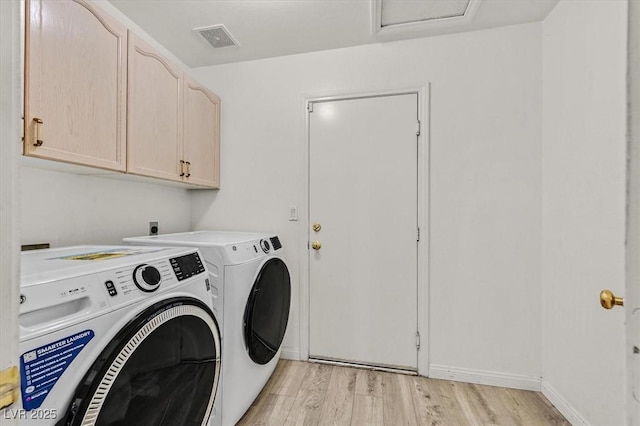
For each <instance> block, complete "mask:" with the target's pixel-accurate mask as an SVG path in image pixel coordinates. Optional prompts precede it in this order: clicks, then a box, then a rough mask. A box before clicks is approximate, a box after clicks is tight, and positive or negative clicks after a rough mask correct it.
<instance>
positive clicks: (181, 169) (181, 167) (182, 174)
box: [180, 160, 184, 177]
mask: <svg viewBox="0 0 640 426" xmlns="http://www.w3.org/2000/svg"><path fill="white" fill-rule="evenodd" d="M183 176H184V160H180V177H183Z"/></svg>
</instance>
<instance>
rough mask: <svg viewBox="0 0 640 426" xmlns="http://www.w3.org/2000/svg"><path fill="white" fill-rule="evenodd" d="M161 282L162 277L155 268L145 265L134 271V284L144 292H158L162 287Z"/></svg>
mask: <svg viewBox="0 0 640 426" xmlns="http://www.w3.org/2000/svg"><path fill="white" fill-rule="evenodd" d="M160 281H162V276H161V275H160V271H158V269H157V268H156V267H154V266H150V265H145V264H143V265H139V266H138V267H136V269H134V271H133V282H134V283H135V284H136V286H137V287H138V288H139V289H140V290H142V291H146V292H148V293H150V292H152V291H156V290H157V289H158V287H159V286H160Z"/></svg>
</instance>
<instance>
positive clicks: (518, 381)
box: [429, 365, 541, 392]
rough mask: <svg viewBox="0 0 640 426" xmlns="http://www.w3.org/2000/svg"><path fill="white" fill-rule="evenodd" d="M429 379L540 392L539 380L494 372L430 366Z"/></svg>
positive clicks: (537, 378)
mask: <svg viewBox="0 0 640 426" xmlns="http://www.w3.org/2000/svg"><path fill="white" fill-rule="evenodd" d="M429 377H430V378H432V379H445V380H453V381H455V382H467V383H476V384H479V385H489V386H502V387H505V388H512V389H522V390H531V391H538V392H539V391H540V389H541V387H540V378H539V377H529V376H524V375H519V374H509V373H498V372H495V371H482V370H469V369H466V368H458V367H448V366H445V365H430V366H429Z"/></svg>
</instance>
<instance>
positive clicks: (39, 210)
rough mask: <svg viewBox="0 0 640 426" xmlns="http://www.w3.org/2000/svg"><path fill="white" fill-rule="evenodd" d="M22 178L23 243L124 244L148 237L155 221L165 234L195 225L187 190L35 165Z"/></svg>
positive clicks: (185, 229) (26, 169)
mask: <svg viewBox="0 0 640 426" xmlns="http://www.w3.org/2000/svg"><path fill="white" fill-rule="evenodd" d="M21 174H22V176H21V194H22V204H21V217H20V220H21V225H22V229H21V239H22V244H34V243H50V244H51V246H52V247H55V246H67V245H74V244H120V243H121V240H122V238H123V237H127V236H129V237H130V236H134V235H147V234H148V233H149V221H152V220H155V221H158V222H159V225H160V232H163V233H167V232H181V231H188V230H189V227H190V214H191V205H190V198H189V191H188V190H186V189H181V188H173V187H166V186H162V185H158V184H148V183H142V182H132V181H126V180H117V179H109V178H103V177H95V176H86V175H77V174H72V173H64V172H58V171H51V170H43V169H38V168H32V167H23V168H22V173H21Z"/></svg>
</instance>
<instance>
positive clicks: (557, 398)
mask: <svg viewBox="0 0 640 426" xmlns="http://www.w3.org/2000/svg"><path fill="white" fill-rule="evenodd" d="M541 385H542V394H543V395H544V396H545V397H546V398H547V399H548V400H549V402H551V403H552V404H553V405H554V406H555V407H556V408H557V409H558V411H560V413H562V415H563V416H564V417H565V418H566V419H567V420H568V421H569V423H571V424H572V425H573V426H578V425H585V426H587V425H589V422H587V421H586V420H585V419H584V418H583V417H582V416H581V415H580V414H579V413H578V412H577V411H576V410H575V409H574V408H573V407H572V406H571V404H569V403H568V402H567V400H566V399H564V398H563V397H562V395H560V394H559V393H558V392H557V391H556V390H555V389H554V388H552V387H551V386H550V385H549V384H548V383H547V382H545V381H544V379H542V383H541Z"/></svg>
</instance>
